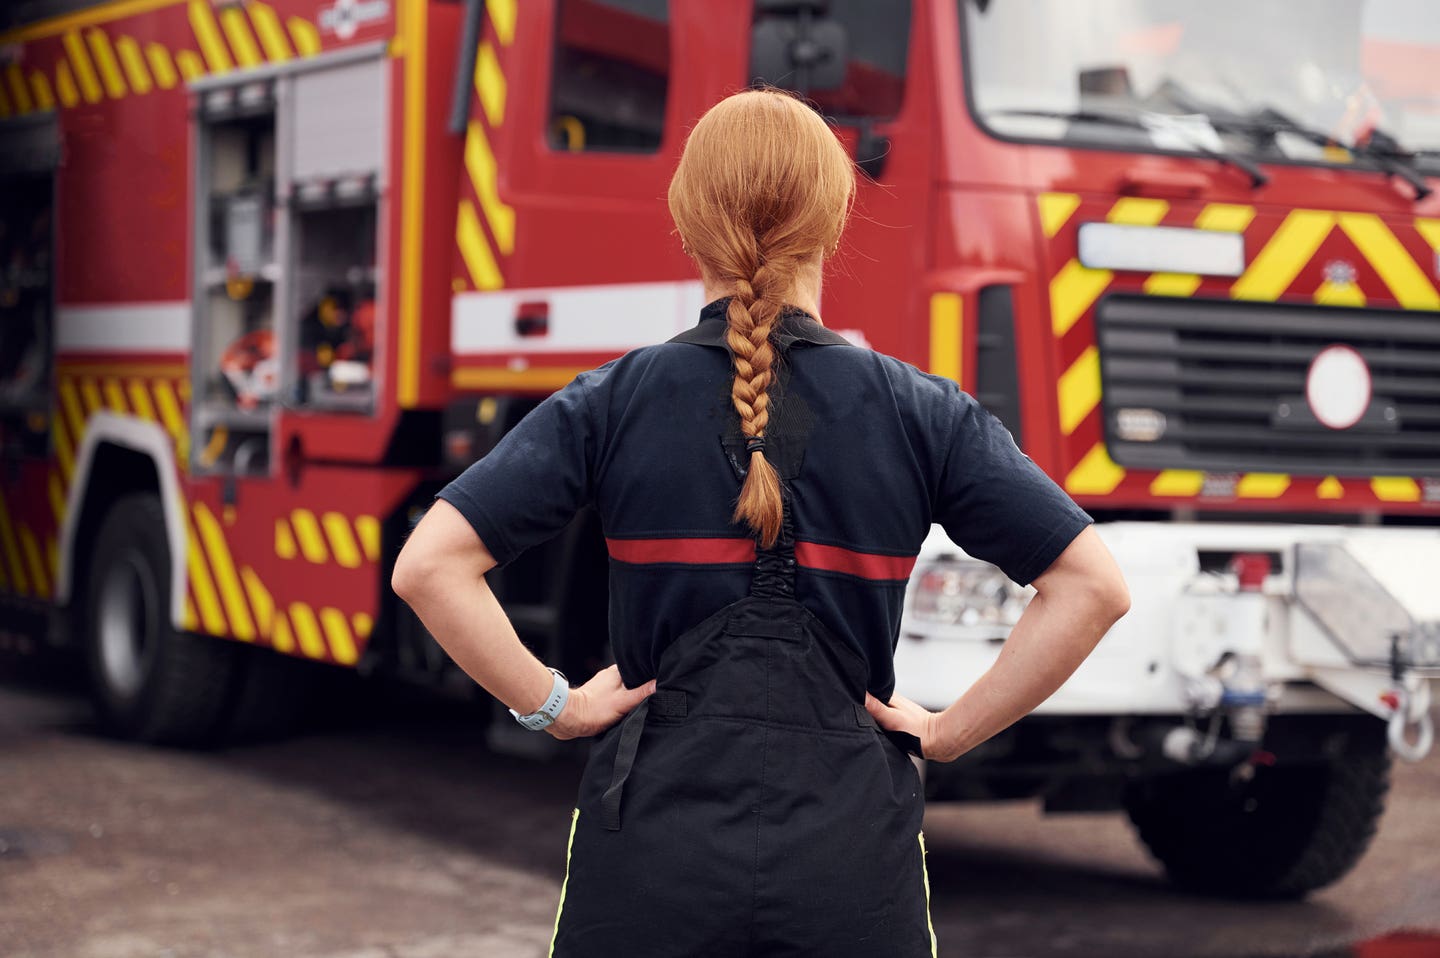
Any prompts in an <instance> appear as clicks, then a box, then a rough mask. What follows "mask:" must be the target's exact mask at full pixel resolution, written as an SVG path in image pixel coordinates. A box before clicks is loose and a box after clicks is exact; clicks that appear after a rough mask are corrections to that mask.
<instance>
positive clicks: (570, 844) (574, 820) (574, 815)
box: [545, 808, 580, 958]
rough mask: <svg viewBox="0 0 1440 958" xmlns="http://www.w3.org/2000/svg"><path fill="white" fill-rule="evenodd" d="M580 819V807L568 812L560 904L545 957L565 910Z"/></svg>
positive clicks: (550, 955) (548, 956)
mask: <svg viewBox="0 0 1440 958" xmlns="http://www.w3.org/2000/svg"><path fill="white" fill-rule="evenodd" d="M579 821H580V809H578V808H577V809H575V810H574V811H573V812H571V813H570V838H569V840H567V841H566V842H565V880H564V881H563V882H561V883H560V904H559V906H558V907H556V909H555V930H554V931H553V932H551V933H550V950H549V951H547V952H545V958H554V955H555V939H556V938H559V937H560V915H561V914H563V913H564V911H565V889H567V888H568V887H570V852H571V850H573V849H574V847H575V826H576V825H577V824H578V823H579Z"/></svg>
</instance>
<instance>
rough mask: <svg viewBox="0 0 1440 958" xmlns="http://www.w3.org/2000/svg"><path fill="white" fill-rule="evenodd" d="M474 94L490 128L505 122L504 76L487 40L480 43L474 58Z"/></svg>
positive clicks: (493, 50) (492, 48) (493, 49)
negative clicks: (478, 99) (478, 98)
mask: <svg viewBox="0 0 1440 958" xmlns="http://www.w3.org/2000/svg"><path fill="white" fill-rule="evenodd" d="M475 93H476V95H478V96H479V97H480V106H481V107H482V108H483V109H484V110H485V119H487V120H489V121H490V125H491V126H492V127H496V126H499V125H500V124H501V123H504V122H505V74H504V73H502V72H501V70H500V61H499V59H497V58H496V56H495V48H494V47H492V46H491V45H490V41H489V40H485V41H482V42H481V44H480V52H479V53H478V54H477V55H476V57H475Z"/></svg>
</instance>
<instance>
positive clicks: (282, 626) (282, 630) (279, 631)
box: [270, 612, 295, 654]
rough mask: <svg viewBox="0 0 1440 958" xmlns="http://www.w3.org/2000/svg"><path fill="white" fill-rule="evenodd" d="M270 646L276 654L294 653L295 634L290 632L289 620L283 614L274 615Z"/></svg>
mask: <svg viewBox="0 0 1440 958" xmlns="http://www.w3.org/2000/svg"><path fill="white" fill-rule="evenodd" d="M270 646H271V648H273V649H274V650H275V651H276V652H284V653H286V654H289V653H291V652H294V651H295V634H294V633H293V632H291V631H290V620H289V619H287V618H286V617H285V613H283V612H277V613H275V634H274V635H272V636H271V637H270Z"/></svg>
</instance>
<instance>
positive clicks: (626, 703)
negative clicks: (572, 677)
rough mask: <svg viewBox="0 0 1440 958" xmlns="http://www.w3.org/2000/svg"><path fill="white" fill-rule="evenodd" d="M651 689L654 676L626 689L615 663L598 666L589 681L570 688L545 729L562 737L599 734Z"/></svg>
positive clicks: (629, 709)
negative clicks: (560, 707) (597, 669)
mask: <svg viewBox="0 0 1440 958" xmlns="http://www.w3.org/2000/svg"><path fill="white" fill-rule="evenodd" d="M653 691H655V680H654V679H651V680H650V681H649V682H646V683H645V684H644V685H641V686H638V687H637V688H633V689H627V688H626V687H625V683H624V682H622V681H621V680H620V668H619V666H615V665H612V666H610V667H609V668H604V669H601V670H600V671H599V672H596V673H595V676H594V678H592V679H591V680H590V681H588V682H586V683H585V684H584V685H582V686H580V687H579V688H574V689H571V690H570V697H569V698H568V699H567V700H566V701H565V707H564V708H563V709H561V710H560V716H559V717H558V718H557V719H555V721H554V722H551V723H550V724H549V725H548V726H547V727H546V728H545V731H547V732H549V733H550V734H551V735H553V736H555V737H556V738H558V739H562V740H564V739H572V738H581V737H583V736H586V735H599V734H600V733H601V732H603V731H605V730H606V729H607V728H609V727H610V726H612V725H614V724H615V723H616V722H618V721H620V720H621V719H622V718H624V717H625V716H626V715H629V714H630V711H631V710H632V709H634V708H635V706H637V705H639V704H640V703H641V702H642V701H644V699H645V697H646V696H647V695H649V694H650V693H651V692H653Z"/></svg>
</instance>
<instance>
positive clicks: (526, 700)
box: [404, 574, 553, 714]
mask: <svg viewBox="0 0 1440 958" xmlns="http://www.w3.org/2000/svg"><path fill="white" fill-rule="evenodd" d="M404 598H405V601H406V602H407V603H408V604H409V605H410V607H411V608H412V609H414V610H415V614H416V615H418V616H419V617H420V621H421V622H423V623H425V628H426V629H428V630H429V632H430V634H431V635H432V636H434V637H435V641H436V642H439V643H440V647H441V648H443V649H444V650H445V651H446V652H447V653H448V654H449V656H450V658H452V659H454V660H455V664H456V665H458V666H460V668H461V669H463V670H464V671H465V674H466V675H469V676H470V677H471V678H472V679H474V680H475V681H476V683H478V684H479V685H480V687H481V688H483V689H485V691H487V692H489V693H490V694H491V695H493V696H495V697H496V698H497V699H499V700H500V701H501V702H503V703H505V705H506V706H508V707H510V708H513V709H515V710H516V711H517V712H520V713H521V714H528V713H530V712H533V711H534V710H535V709H537V708H539V707H540V706H541V705H542V704H543V703H544V701H545V699H547V698H548V697H549V695H550V689H551V686H552V684H553V676H552V675H551V674H550V672H549V671H548V670H547V669H546V668H545V665H544V664H543V663H542V662H541V661H540V660H539V659H537V658H536V657H535V656H534V654H533V653H531V652H530V650H529V649H527V648H526V647H525V645H524V644H523V643H522V642H521V641H520V638H519V636H517V635H516V634H515V628H514V626H512V625H511V624H510V619H509V618H508V617H507V616H506V615H505V610H504V609H502V608H501V607H500V602H499V601H498V600H497V599H496V598H495V593H493V592H491V591H490V586H489V585H488V584H487V583H486V581H485V579H484V577H483V576H481V577H480V578H479V579H478V581H476V580H473V579H470V578H469V577H468V576H465V577H463V581H462V577H461V576H457V575H453V574H452V575H446V574H438V575H432V576H430V577H429V579H428V580H427V582H426V584H425V586H424V587H422V588H420V589H418V590H414V591H412V592H411V593H409V594H407V595H406V596H405V597H404Z"/></svg>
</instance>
